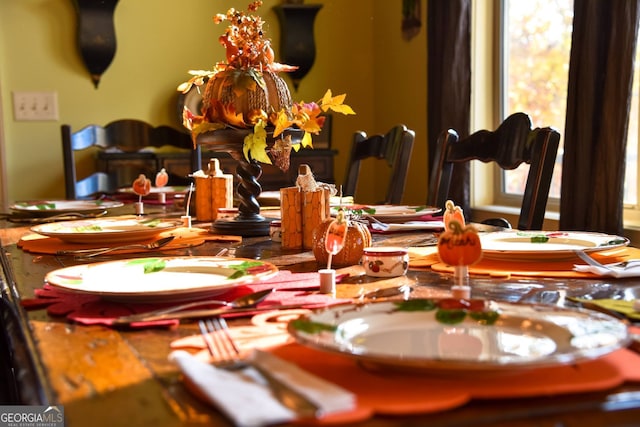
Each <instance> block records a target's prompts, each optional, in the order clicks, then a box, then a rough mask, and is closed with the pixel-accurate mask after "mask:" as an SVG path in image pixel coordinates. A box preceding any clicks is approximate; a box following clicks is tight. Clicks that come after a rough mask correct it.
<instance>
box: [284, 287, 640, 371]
mask: <svg viewBox="0 0 640 427" xmlns="http://www.w3.org/2000/svg"><path fill="white" fill-rule="evenodd" d="M440 301H444V300H436V299H434V300H429V299H414V300H407V301H396V302H381V303H371V304H367V305H364V306H336V307H333V308H329V309H326V310H323V311H320V312H316V313H311V314H305V315H303V316H301V317H300V318H298V319H297V320H294V321H291V322H290V323H289V325H288V331H289V333H290V334H291V335H293V336H294V337H295V338H296V340H297V341H298V342H300V343H301V344H304V345H307V346H310V347H313V348H316V349H320V350H325V351H329V352H337V353H340V354H343V355H346V356H349V357H352V358H354V359H356V360H358V361H359V362H361V363H363V364H364V366H373V367H375V368H377V369H389V368H392V369H401V370H409V371H410V372H422V371H424V372H427V373H432V374H444V375H454V374H455V375H459V374H464V375H469V374H480V373H484V374H488V373H490V374H497V373H511V372H516V371H517V370H522V369H531V368H537V367H549V366H556V365H564V364H569V363H575V362H578V361H581V360H587V359H595V358H598V357H601V356H603V355H605V354H608V353H610V352H612V351H614V350H617V349H619V348H622V347H624V346H625V345H626V344H627V343H628V341H629V339H630V338H629V335H628V332H627V327H626V325H625V324H624V323H623V322H622V321H620V320H618V319H616V318H613V317H611V316H608V315H606V314H603V313H598V312H594V311H590V310H579V309H574V310H570V309H563V308H560V307H556V306H546V305H526V304H514V303H506V302H496V301H485V303H486V308H485V311H482V313H483V315H482V316H478V315H473V313H474V312H472V311H466V310H458V311H455V310H444V309H442V308H439V304H440ZM449 301H450V300H449ZM475 313H478V312H477V311H476V312H475ZM458 314H459V315H461V316H462V317H461V318H458V320H459V321H457V322H453V321H452V319H453V318H455V316H456V315H458ZM494 315H495V317H492V316H494ZM492 318H493V323H492V322H491V321H490V320H488V319H492ZM443 319H447V320H443Z"/></svg>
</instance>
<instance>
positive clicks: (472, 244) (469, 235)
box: [438, 220, 482, 266]
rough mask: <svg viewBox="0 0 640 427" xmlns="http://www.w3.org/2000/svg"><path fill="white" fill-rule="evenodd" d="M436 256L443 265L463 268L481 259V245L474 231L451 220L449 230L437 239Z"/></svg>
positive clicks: (471, 227) (472, 228)
mask: <svg viewBox="0 0 640 427" xmlns="http://www.w3.org/2000/svg"><path fill="white" fill-rule="evenodd" d="M438 255H439V256H440V260H442V262H444V263H445V264H448V265H452V266H465V265H471V264H475V263H476V262H478V261H480V258H482V245H481V243H480V237H479V236H478V232H477V231H476V229H475V228H474V227H473V226H471V225H467V226H463V225H461V224H460V223H459V222H458V221H456V220H451V222H450V223H449V228H447V229H446V230H445V231H443V232H442V234H440V237H439V238H438Z"/></svg>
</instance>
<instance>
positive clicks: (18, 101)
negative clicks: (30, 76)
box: [13, 92, 58, 121]
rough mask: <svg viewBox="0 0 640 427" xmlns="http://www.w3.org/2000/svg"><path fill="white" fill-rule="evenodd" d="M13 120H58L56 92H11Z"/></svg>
mask: <svg viewBox="0 0 640 427" xmlns="http://www.w3.org/2000/svg"><path fill="white" fill-rule="evenodd" d="M13 116H14V118H15V120H32V121H34V120H42V121H49V120H58V93H57V92H13Z"/></svg>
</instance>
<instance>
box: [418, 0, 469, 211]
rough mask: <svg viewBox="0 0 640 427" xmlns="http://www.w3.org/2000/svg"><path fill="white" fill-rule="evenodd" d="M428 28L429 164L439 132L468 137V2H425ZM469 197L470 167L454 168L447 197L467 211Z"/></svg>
mask: <svg viewBox="0 0 640 427" xmlns="http://www.w3.org/2000/svg"><path fill="white" fill-rule="evenodd" d="M427 29H428V30H427V31H428V32H427V61H428V63H427V70H428V71H427V74H428V76H427V138H428V142H429V147H428V155H429V159H428V161H429V164H430V165H431V164H432V163H433V157H434V152H435V147H436V142H437V139H438V134H439V133H440V132H442V131H443V130H447V129H454V130H455V131H456V132H458V135H459V136H460V137H461V138H462V137H464V136H467V135H468V134H469V126H470V118H469V117H470V108H471V0H428V2H427ZM431 168H432V167H431V166H430V168H429V169H430V170H429V174H428V175H427V176H430V173H431ZM469 194H470V193H469V165H468V164H467V165H456V166H455V168H454V171H453V176H452V180H451V187H450V190H449V196H450V198H451V199H452V200H455V202H456V204H457V205H460V206H461V207H462V208H463V209H464V211H465V212H470V208H469V204H470V197H469Z"/></svg>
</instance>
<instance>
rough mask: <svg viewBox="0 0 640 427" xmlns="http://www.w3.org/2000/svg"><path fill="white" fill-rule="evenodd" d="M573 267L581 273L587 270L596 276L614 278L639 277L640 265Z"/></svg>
mask: <svg viewBox="0 0 640 427" xmlns="http://www.w3.org/2000/svg"><path fill="white" fill-rule="evenodd" d="M573 269H574V270H575V271H579V272H582V273H584V272H587V273H591V274H594V275H596V276H604V277H615V278H616V279H622V278H625V277H640V266H638V265H635V266H634V267H633V268H615V267H610V268H602V267H597V266H595V265H574V266H573Z"/></svg>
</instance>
